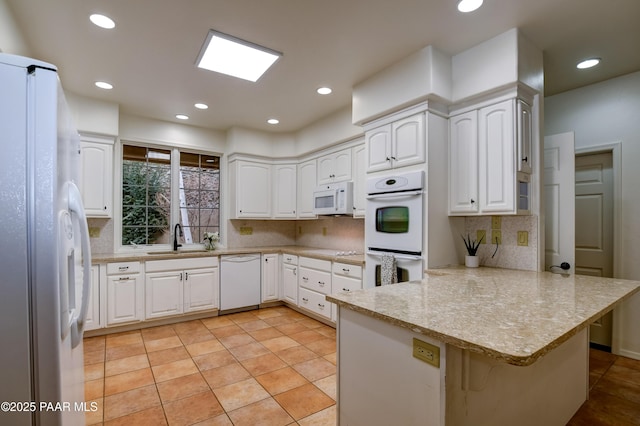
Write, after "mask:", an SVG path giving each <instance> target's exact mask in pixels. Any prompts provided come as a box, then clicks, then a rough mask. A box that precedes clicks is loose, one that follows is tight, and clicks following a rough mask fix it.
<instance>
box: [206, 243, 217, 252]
mask: <svg viewBox="0 0 640 426" xmlns="http://www.w3.org/2000/svg"><path fill="white" fill-rule="evenodd" d="M204 248H205V249H207V250H209V251H211V250H215V249H216V243H214V242H213V241H207V242H205V243H204Z"/></svg>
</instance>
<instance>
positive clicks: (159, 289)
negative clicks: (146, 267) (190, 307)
mask: <svg viewBox="0 0 640 426" xmlns="http://www.w3.org/2000/svg"><path fill="white" fill-rule="evenodd" d="M183 279H184V272H182V271H176V272H153V273H148V274H146V278H145V282H146V285H145V288H146V292H145V299H146V313H145V318H147V319H151V318H161V317H166V316H169V315H176V314H181V313H182V311H183V308H182V296H183V291H182V282H183Z"/></svg>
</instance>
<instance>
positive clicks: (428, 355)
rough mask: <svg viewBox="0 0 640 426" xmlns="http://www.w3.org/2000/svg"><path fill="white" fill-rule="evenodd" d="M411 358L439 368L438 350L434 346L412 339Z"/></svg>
mask: <svg viewBox="0 0 640 426" xmlns="http://www.w3.org/2000/svg"><path fill="white" fill-rule="evenodd" d="M413 357H414V358H417V359H419V360H420V361H424V362H426V363H428V364H431V365H433V366H434V367H437V368H440V348H439V347H438V346H436V345H432V344H431V343H427V342H423V341H422V340H418V339H416V338H414V339H413Z"/></svg>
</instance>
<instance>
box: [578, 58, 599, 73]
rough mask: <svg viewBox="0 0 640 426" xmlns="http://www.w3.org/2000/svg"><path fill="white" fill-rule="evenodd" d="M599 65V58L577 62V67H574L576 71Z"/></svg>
mask: <svg viewBox="0 0 640 426" xmlns="http://www.w3.org/2000/svg"><path fill="white" fill-rule="evenodd" d="M599 63H600V58H591V59H586V60H584V61H582V62H579V63H578V65H576V67H577V68H578V69H581V70H584V69H587V68H591V67H595V66H596V65H598V64H599Z"/></svg>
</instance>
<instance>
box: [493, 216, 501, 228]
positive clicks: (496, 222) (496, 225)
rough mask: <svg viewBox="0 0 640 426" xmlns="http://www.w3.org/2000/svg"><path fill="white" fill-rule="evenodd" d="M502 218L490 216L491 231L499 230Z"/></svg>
mask: <svg viewBox="0 0 640 426" xmlns="http://www.w3.org/2000/svg"><path fill="white" fill-rule="evenodd" d="M501 225H502V218H501V217H500V216H491V229H500V226H501Z"/></svg>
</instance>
